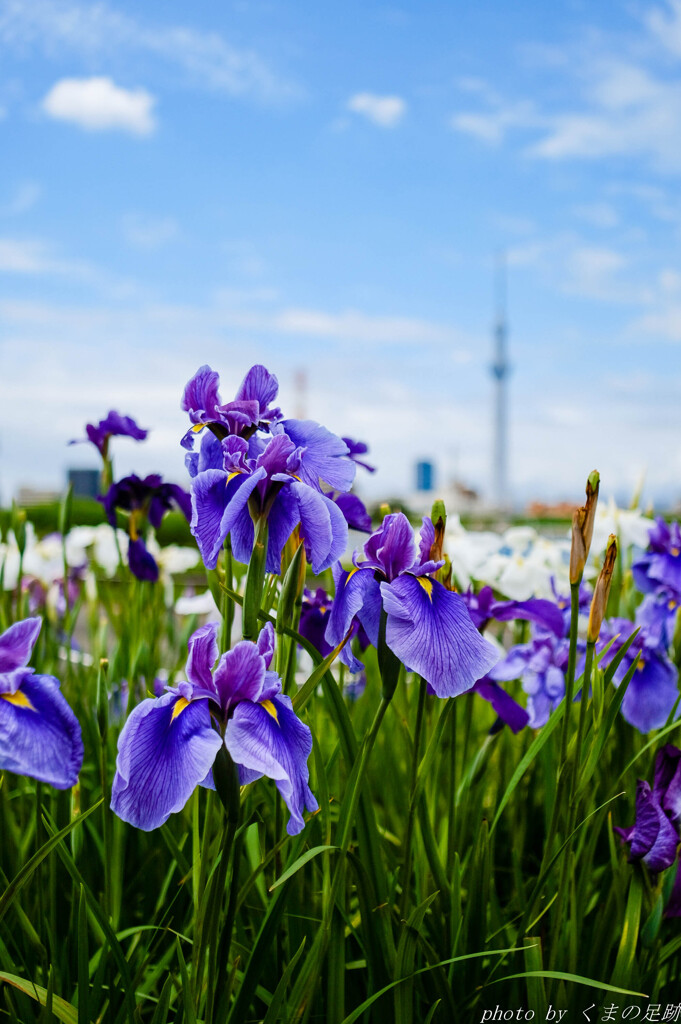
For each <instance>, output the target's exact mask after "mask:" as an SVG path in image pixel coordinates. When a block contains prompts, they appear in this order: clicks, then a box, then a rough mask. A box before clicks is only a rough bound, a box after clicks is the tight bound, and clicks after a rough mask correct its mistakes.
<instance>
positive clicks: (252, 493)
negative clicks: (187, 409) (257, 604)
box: [191, 420, 355, 573]
mask: <svg viewBox="0 0 681 1024" xmlns="http://www.w3.org/2000/svg"><path fill="white" fill-rule="evenodd" d="M286 427H287V430H286V432H284V428H283V425H282V424H277V425H275V426H274V427H273V436H272V437H271V438H270V439H269V440H267V441H266V442H265V443H263V444H262V445H261V446H260V453H259V454H258V455H257V457H255V458H254V457H253V456H252V455H251V451H250V449H249V442H248V441H246V440H245V439H244V438H241V437H235V436H230V437H227V438H225V439H224V440H223V441H222V457H223V462H222V468H220V469H205V470H203V471H202V472H197V475H196V476H195V477H194V480H193V482H192V498H191V500H192V519H191V530H192V533H193V534H194V536H195V537H196V540H197V543H198V546H199V550H200V552H201V557H202V558H203V561H204V563H205V565H206V566H207V568H209V569H214V568H215V565H216V563H217V559H218V555H219V553H220V549H221V547H222V545H223V543H224V541H225V538H226V537H227V536H228V535H229V536H230V537H231V543H232V551H233V553H234V556H235V558H236V559H237V560H238V561H240V562H243V563H247V562H248V561H249V559H250V556H251V551H252V550H253V543H254V536H255V533H254V526H253V523H254V520H256V521H257V520H260V519H266V520H267V523H268V547H267V557H266V571H267V572H271V573H278V572H280V570H281V552H282V549H283V547H284V544H285V543H286V541H287V540H288V538H289V537H290V536H291V534H292V533H293V531H294V530H295V528H296V526H298V525H299V524H300V532H301V536H302V538H303V540H304V542H305V550H306V553H307V556H308V559H309V560H310V562H311V564H312V568H313V571H314V572H315V573H320V572H322V571H323V570H324V569H327V568H328V567H329V566H330V565H332V564H333V562H335V561H336V559H338V558H340V556H341V555H342V553H343V552H344V551H345V546H346V544H347V536H348V527H347V523H346V521H345V518H344V516H343V514H342V512H341V511H340V509H339V508H338V506H337V505H336V504H335V503H334V502H333V501H332V500H331V499H330V498H329V497H328V495H327V494H325V493H324V492H323V491H322V489H321V484H320V480H322V481H324V482H325V483H327V484H329V485H330V486H331V487H333V488H336V489H339V488H341V487H349V486H350V484H351V483H352V477H353V475H354V471H355V467H354V465H353V464H352V462H350V460H349V459H348V458H347V457H346V448H345V445H344V444H343V442H342V441H341V440H340V438H337V437H336V436H335V435H334V434H331V433H330V432H329V431H328V430H326V429H325V428H324V427H320V426H319V424H317V423H310V422H308V421H302V420H301V421H298V420H288V421H287V423H286Z"/></svg>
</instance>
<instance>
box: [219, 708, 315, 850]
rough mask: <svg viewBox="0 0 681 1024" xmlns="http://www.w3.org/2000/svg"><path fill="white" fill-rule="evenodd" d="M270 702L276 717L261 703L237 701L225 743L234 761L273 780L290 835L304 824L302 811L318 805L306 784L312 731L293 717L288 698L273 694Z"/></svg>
mask: <svg viewBox="0 0 681 1024" xmlns="http://www.w3.org/2000/svg"><path fill="white" fill-rule="evenodd" d="M273 704H274V709H275V710H276V718H275V716H274V715H273V714H271V713H270V711H268V710H266V708H264V707H263V705H262V704H252V703H251V702H250V701H243V702H242V703H241V704H239V705H238V707H237V708H236V709H235V711H234V715H233V717H232V718H231V719H230V721H229V723H228V725H227V730H226V732H225V746H226V747H227V750H228V751H229V753H230V754H231V756H232V759H233V761H234V762H235V763H236V764H238V765H242V766H243V767H244V768H246V769H249V770H250V771H256V772H262V774H263V775H267V777H268V778H270V779H274V781H275V783H276V786H277V789H278V790H279V792H280V793H281V796H282V798H283V800H284V802H285V803H286V806H287V807H288V809H289V811H290V813H291V817H290V818H289V822H288V825H287V826H286V830H287V832H288V834H289V835H292V836H294V835H297V833H298V832H300V831H302V829H303V828H304V827H305V822H304V821H303V810H304V809H305V808H307V810H308V811H316V810H317V807H318V804H317V801H316V800H315V798H314V796H313V794H312V791H311V789H310V787H309V785H308V781H309V778H310V773H309V771H308V767H307V759H308V757H309V756H310V753H311V751H312V734H311V733H310V730H309V728H308V727H307V726H306V725H304V724H303V723H302V722H301V721H300V719H299V718H297V717H296V715H295V713H294V711H293V708H292V705H291V700H290V698H289V697H285V696H284V695H283V694H282V695H281V696H278V697H275V699H274V702H273Z"/></svg>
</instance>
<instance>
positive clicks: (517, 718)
mask: <svg viewBox="0 0 681 1024" xmlns="http://www.w3.org/2000/svg"><path fill="white" fill-rule="evenodd" d="M473 689H474V690H475V692H476V693H477V694H478V695H479V696H480V697H482V698H483V700H486V701H487V702H488V703H489V704H491V705H492V708H493V709H494V711H496V713H497V715H498V716H499V719H498V720H497V725H496V726H495V727H493V728H492V732H496V731H497V729H498V728H501V725H502V723H503V722H505V723H506V725H507V726H508V727H509V728H510V729H511V731H512V732H515V733H518V732H520V730H521V729H524V728H525V726H526V725H528V724H529V721H530V716H529V714H528V713H527V711H526V710H525V708H521V706H520V704H518V702H517V701H516V700H514V699H513V697H511V695H510V693H506V690H504V688H503V686H499V684H498V683H497V682H495V681H494V680H493V679H490V677H489V676H486V677H485V678H484V679H478V681H477V683H476V684H475V686H474V687H473Z"/></svg>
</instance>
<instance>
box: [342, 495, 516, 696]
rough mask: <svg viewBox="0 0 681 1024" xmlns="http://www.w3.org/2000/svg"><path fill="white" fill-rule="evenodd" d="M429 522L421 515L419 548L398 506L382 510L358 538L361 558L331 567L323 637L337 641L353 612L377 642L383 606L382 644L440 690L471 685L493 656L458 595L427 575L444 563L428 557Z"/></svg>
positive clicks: (450, 691) (451, 690)
mask: <svg viewBox="0 0 681 1024" xmlns="http://www.w3.org/2000/svg"><path fill="white" fill-rule="evenodd" d="M433 538H434V529H433V524H432V523H431V521H430V519H428V518H424V520H423V529H422V530H421V541H420V547H419V552H418V554H417V552H416V549H415V544H414V533H413V530H412V528H411V525H410V523H409V520H408V519H407V517H406V516H405V515H403V514H402V513H401V512H398V513H394V514H392V515H388V516H386V517H385V519H384V520H383V523H382V524H381V526H380V528H379V529H378V530H376V531H375V532H374V533H373V534H372V535H371V537H369V539H368V540H367V542H366V544H365V545H364V553H365V555H366V558H365V559H364V560H363V561H361V562H360V561H355V568H354V569H352V570H351V571H350V572H349V573H348V572H345V571H344V570H343V569H342V567H341V566H340V563H339V564H338V565H336V566H335V567H334V580H335V583H336V597H335V600H334V604H333V608H332V611H331V616H330V619H329V624H328V626H327V629H326V639H327V641H328V642H329V643H330V644H331V645H332V646H333V647H335V646H337V645H338V644H339V643H340V642H341V641H342V640H343V638H344V637H345V636H347V633H348V631H349V629H350V626H351V624H352V620H353V618H354V616H355V615H356V616H357V617H358V618H359V621H360V623H361V624H362V626H363V627H364V629H365V630H366V633H367V635H368V637H369V639H370V640H371V642H372V644H374V645H375V646H376V645H377V644H378V633H379V623H380V618H381V611H382V610H384V611H385V614H386V634H385V639H386V643H387V645H388V647H389V648H390V650H391V651H393V653H394V654H396V655H397V657H398V658H399V659H400V661H401V662H402V663H403V664H404V665H406V666H408V667H409V669H410V670H411V671H414V672H418V673H419V674H420V675H421V676H423V678H424V679H425V680H426V681H427V682H428V683H430V685H431V686H432V688H433V690H434V691H435V693H436V694H437V695H438V697H454V696H456V695H457V694H459V693H463V692H464V691H465V690H469V689H470V688H471V687H472V686H473V684H474V683H475V681H476V680H477V679H480V678H481V677H482V676H484V675H485V673H486V672H487V671H488V669H490V668H491V666H492V665H494V664H495V662H496V661H497V659H498V655H497V652H496V650H495V648H494V647H493V646H492V644H491V643H490V642H489V641H488V640H486V639H485V638H484V637H482V636H481V635H480V633H479V632H478V631H477V629H476V628H475V626H474V625H473V623H472V622H471V618H470V615H469V614H468V610H467V608H466V604H465V602H464V600H463V598H462V597H461V596H460V595H459V594H455V593H454V592H453V591H450V590H447V589H445V587H444V586H443V585H442V584H441V583H439V582H438V581H437V580H436V579H434V578H433V576H432V574H433V573H435V572H436V571H437V569H438V568H439V567H440V566H441V565H442V562H435V561H432V560H431V559H430V548H431V544H432V540H433Z"/></svg>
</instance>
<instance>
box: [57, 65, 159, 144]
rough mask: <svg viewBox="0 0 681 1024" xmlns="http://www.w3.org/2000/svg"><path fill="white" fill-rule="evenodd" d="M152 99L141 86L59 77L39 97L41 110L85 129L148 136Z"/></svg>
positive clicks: (150, 129)
mask: <svg viewBox="0 0 681 1024" xmlns="http://www.w3.org/2000/svg"><path fill="white" fill-rule="evenodd" d="M155 103H156V100H155V99H154V97H153V96H152V95H151V94H150V93H148V92H147V91H146V90H145V89H123V88H121V86H118V85H116V84H115V83H114V82H112V80H111V79H110V78H62V79H61V80H60V81H59V82H57V83H56V84H55V85H53V86H52V88H51V89H50V91H49V92H48V94H47V96H46V97H45V99H44V100H43V104H42V106H43V110H44V111H45V113H46V114H48V115H49V116H50V117H53V118H55V119H56V120H59V121H71V122H72V123H73V124H77V125H78V126H79V127H80V128H84V129H85V130H86V131H109V130H112V129H118V130H121V131H126V132H131V133H132V134H133V135H150V134H151V133H152V132H153V131H154V129H155V127H156V123H155V121H154V117H153V108H154V104H155Z"/></svg>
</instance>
